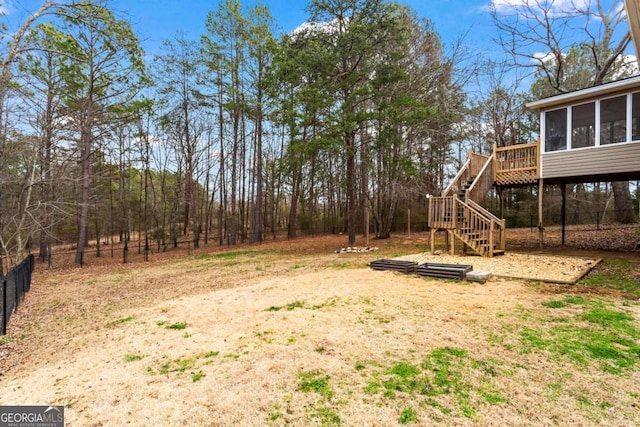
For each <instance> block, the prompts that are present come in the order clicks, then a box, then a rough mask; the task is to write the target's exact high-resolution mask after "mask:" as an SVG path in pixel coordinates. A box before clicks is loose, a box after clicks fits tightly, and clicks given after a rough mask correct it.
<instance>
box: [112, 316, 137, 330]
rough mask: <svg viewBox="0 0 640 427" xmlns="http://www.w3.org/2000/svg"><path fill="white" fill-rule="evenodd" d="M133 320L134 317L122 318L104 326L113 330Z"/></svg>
mask: <svg viewBox="0 0 640 427" xmlns="http://www.w3.org/2000/svg"><path fill="white" fill-rule="evenodd" d="M133 319H135V317H133V316H127V317H123V318H121V319H118V320H114V321H113V322H109V323H107V325H106V326H107V328H113V327H115V326H118V325H121V324H123V323H127V322H131V321H132V320H133Z"/></svg>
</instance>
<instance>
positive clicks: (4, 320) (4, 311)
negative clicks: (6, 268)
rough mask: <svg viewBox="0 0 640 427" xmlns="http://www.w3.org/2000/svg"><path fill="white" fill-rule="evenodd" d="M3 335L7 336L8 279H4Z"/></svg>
mask: <svg viewBox="0 0 640 427" xmlns="http://www.w3.org/2000/svg"><path fill="white" fill-rule="evenodd" d="M1 281H2V335H6V334H7V279H5V278H4V277H2V280H1Z"/></svg>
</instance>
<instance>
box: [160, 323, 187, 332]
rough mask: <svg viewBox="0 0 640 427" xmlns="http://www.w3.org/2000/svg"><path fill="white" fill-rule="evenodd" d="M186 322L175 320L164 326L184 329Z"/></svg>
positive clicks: (178, 329) (179, 329)
mask: <svg viewBox="0 0 640 427" xmlns="http://www.w3.org/2000/svg"><path fill="white" fill-rule="evenodd" d="M186 327H187V324H186V323H184V322H176V323H172V324H170V325H167V326H165V329H173V330H176V331H181V330H183V329H186Z"/></svg>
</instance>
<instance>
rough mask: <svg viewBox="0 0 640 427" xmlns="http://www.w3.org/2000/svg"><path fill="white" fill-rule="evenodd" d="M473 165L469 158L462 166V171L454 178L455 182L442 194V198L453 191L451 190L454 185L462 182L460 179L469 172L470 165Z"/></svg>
mask: <svg viewBox="0 0 640 427" xmlns="http://www.w3.org/2000/svg"><path fill="white" fill-rule="evenodd" d="M470 164H471V157H469V158H468V159H467V161H466V162H465V163H464V164H463V165H462V167H461V168H460V170H459V171H458V174H457V175H456V176H455V177H454V178H453V181H451V183H450V184H449V186H448V187H447V188H446V189H445V190H444V191H443V192H442V196H443V197H444V196H446V195H447V194H449V192H450V191H451V189H452V188H453V185H454V184H455V183H456V182H458V181H459V180H460V178H462V175H463V174H464V173H465V172H466V171H467V169H468V168H469V165H470Z"/></svg>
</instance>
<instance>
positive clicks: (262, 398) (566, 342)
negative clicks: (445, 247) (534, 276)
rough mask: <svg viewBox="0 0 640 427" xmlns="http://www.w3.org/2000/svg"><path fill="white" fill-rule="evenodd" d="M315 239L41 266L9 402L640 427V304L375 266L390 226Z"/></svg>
mask: <svg viewBox="0 0 640 427" xmlns="http://www.w3.org/2000/svg"><path fill="white" fill-rule="evenodd" d="M398 240H399V239H396V242H398ZM406 240H407V241H409V243H408V246H407V251H406V252H408V253H411V252H415V251H422V250H424V248H426V247H427V246H428V245H427V240H426V239H425V240H424V241H423V242H422V243H423V244H421V245H420V246H418V245H416V244H415V241H413V240H410V239H406ZM302 242H303V243H304V244H301V245H298V246H297V247H295V241H292V242H287V244H286V245H284V246H283V248H282V249H278V250H277V251H274V252H273V253H272V254H266V253H264V252H263V251H262V249H261V248H262V247H259V248H257V249H255V250H251V251H247V252H245V255H243V254H242V252H244V251H234V252H235V254H234V255H223V256H221V257H219V256H218V255H216V254H207V255H202V256H199V255H198V254H197V253H196V254H195V255H194V256H187V255H185V257H184V258H182V259H181V260H179V262H164V261H161V262H159V263H155V262H149V263H148V264H135V265H127V266H122V267H121V266H119V267H118V268H117V269H115V270H116V271H115V273H114V271H113V270H112V269H108V268H107V269H104V268H100V269H91V268H90V267H89V268H86V269H76V270H73V271H72V272H68V271H65V272H61V273H56V272H48V271H37V272H36V276H35V277H36V282H35V283H34V285H35V286H39V289H38V292H33V293H32V294H31V295H28V297H27V299H26V302H25V304H24V305H23V306H22V308H21V310H20V311H18V313H17V314H16V316H17V317H16V318H15V319H14V321H15V323H14V324H12V325H11V326H12V329H13V330H12V331H11V332H12V333H13V335H12V336H13V341H11V342H8V341H7V344H6V345H3V346H0V370H2V372H3V376H2V383H3V393H2V396H0V403H2V404H5V403H6V404H9V403H11V402H13V403H15V404H29V402H28V401H25V398H28V399H29V400H32V401H39V402H45V401H61V402H68V406H67V408H68V409H69V411H68V414H67V415H66V416H65V417H68V418H69V423H70V424H73V425H89V424H99V423H102V424H109V422H110V421H109V420H110V419H126V420H128V421H129V422H131V423H132V424H135V425H149V424H153V423H154V422H155V423H157V422H158V420H168V419H171V420H172V422H174V423H176V424H184V425H208V424H210V423H211V420H212V419H215V420H216V422H217V423H218V424H220V425H269V426H283V425H291V426H297V425H300V426H307V425H309V426H311V425H316V426H322V425H324V426H339V425H350V426H351V425H416V426H417V425H420V426H422V425H425V426H429V425H490V424H496V425H497V424H500V425H527V424H535V425H640V414H639V413H638V411H637V402H638V399H639V398H640V397H639V395H640V393H639V392H638V391H637V384H638V383H640V363H638V362H639V361H640V353H639V352H638V348H637V347H638V345H640V336H639V335H638V329H640V323H638V318H639V317H640V311H639V309H640V306H639V305H638V303H637V302H636V301H633V300H630V299H626V300H624V299H621V298H619V297H618V296H617V295H618V292H611V291H606V292H600V291H598V292H597V293H598V295H600V298H599V299H595V298H594V297H593V296H592V295H590V294H591V293H593V289H587V290H588V291H589V293H581V294H580V296H575V295H573V294H571V295H565V294H562V293H558V292H566V291H569V292H578V291H580V290H581V289H585V288H586V287H585V286H575V287H560V286H557V287H556V286H550V285H546V284H540V285H538V286H532V285H527V284H526V283H525V282H523V281H521V280H516V279H497V280H494V281H490V282H488V283H487V284H486V285H484V286H476V285H473V284H472V285H469V284H464V285H461V284H460V283H458V282H455V283H452V282H447V281H442V280H435V279H434V280H430V281H423V280H417V279H416V278H415V277H414V276H405V275H400V274H393V273H392V274H387V273H380V272H375V271H371V269H369V268H367V267H366V266H367V262H369V261H371V260H372V259H374V257H375V258H389V257H392V254H393V253H403V250H401V248H391V249H389V248H385V245H386V241H384V242H380V246H381V247H382V249H381V250H380V253H376V254H362V255H357V256H350V257H337V256H336V255H335V254H334V253H333V249H335V248H337V247H340V246H341V245H343V244H344V237H342V240H341V241H338V239H333V240H331V241H330V242H329V243H328V244H327V245H325V246H324V247H320V246H318V247H316V246H311V245H310V244H309V243H310V240H309V239H304V240H303V241H302ZM398 244H399V243H398ZM266 245H268V243H265V246H266ZM327 248H330V249H331V250H327ZM204 249H206V248H203V250H204ZM324 254H326V256H325V255H324ZM153 255H156V254H153ZM157 255H161V254H157ZM256 258H257V261H256V262H252V260H255V259H256ZM342 262H344V266H338V267H339V268H344V269H343V270H340V271H338V270H336V263H342ZM497 262H499V258H498V260H497ZM231 264H234V265H235V266H232V265H231ZM238 264H242V266H243V267H242V268H239V267H238V266H237V265H238ZM263 265H264V266H270V267H269V271H268V272H266V273H263V272H262V271H261V269H260V268H257V266H263ZM303 266H304V268H303ZM541 268H544V267H541ZM114 277H118V278H120V277H126V278H127V279H126V280H113V278H114ZM89 280H95V281H96V283H97V284H99V286H93V287H87V286H85V285H86V283H87V282H88V281H89ZM613 280H615V278H614V279H613ZM106 283H108V284H109V286H100V284H106ZM175 283H189V284H190V286H187V287H183V286H178V287H176V286H175ZM78 288H82V289H83V291H86V292H83V293H82V294H79V293H78ZM549 291H553V292H554V294H553V295H550V293H549ZM54 301H59V303H58V306H57V307H55V309H52V308H54V307H52V304H53V302H54ZM267 307H272V308H271V309H269V308H267ZM291 310H295V312H291V313H290V311H291ZM276 312H277V313H276ZM159 313H160V314H159ZM184 313H193V314H194V315H193V316H190V317H189V319H187V320H188V321H189V325H188V326H187V324H186V323H184V324H183V325H184V327H185V328H186V330H183V331H182V332H177V333H176V332H171V333H169V332H167V331H166V330H165V328H168V327H170V326H171V325H179V324H180V323H174V322H176V321H177V320H180V319H181V317H180V316H183V315H184ZM198 314H201V315H198ZM129 315H130V316H129ZM124 316H127V317H124ZM134 316H135V321H133V320H134ZM158 316H160V317H158ZM61 319H62V321H60V320H61ZM183 320H184V318H183ZM51 325H55V326H56V327H55V328H52V327H51ZM149 325H150V326H149ZM155 325H157V327H156V326H155ZM141 326H144V327H141ZM176 329H182V328H181V327H180V326H177V327H176ZM193 331H197V333H195V332H194V333H193V338H191V339H187V338H188V337H191V336H192V332H193ZM18 337H20V338H18ZM22 337H24V338H22ZM0 339H1V340H4V339H5V338H0ZM6 339H7V340H8V338H6ZM0 343H1V341H0ZM51 348H55V349H56V351H55V352H52V351H51ZM33 355H37V357H35V356H33ZM140 357H144V358H143V359H139V358H140ZM123 358H124V360H125V361H127V362H129V363H125V362H123ZM140 360H141V361H140ZM114 361H115V362H114ZM5 367H6V369H5ZM34 367H35V369H33V368H34ZM52 372H55V375H53V377H52V375H51V373H52ZM46 383H50V384H52V387H41V384H46ZM24 390H30V393H29V396H26V397H25V394H24ZM131 393H134V394H135V395H136V396H137V397H136V399H128V398H124V397H127V396H129V395H130V394H131ZM96 402H100V404H99V405H97V404H96ZM167 402H172V403H171V405H168V404H167ZM103 405H108V406H109V411H108V414H105V413H104V411H102V410H101V408H102V407H103ZM108 417H111V418H108Z"/></svg>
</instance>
